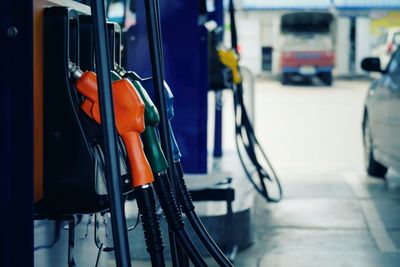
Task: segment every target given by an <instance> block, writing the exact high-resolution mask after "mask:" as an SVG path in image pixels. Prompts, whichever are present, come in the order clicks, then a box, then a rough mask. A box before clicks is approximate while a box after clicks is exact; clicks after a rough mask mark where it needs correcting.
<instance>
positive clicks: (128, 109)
mask: <svg viewBox="0 0 400 267" xmlns="http://www.w3.org/2000/svg"><path fill="white" fill-rule="evenodd" d="M72 65H73V64H72ZM72 65H71V64H69V69H70V73H71V75H72V76H73V77H74V78H75V79H77V81H76V89H77V90H78V91H79V92H80V93H81V94H82V95H83V96H84V97H86V99H85V101H84V102H83V104H82V109H83V111H84V112H85V113H86V114H87V115H88V116H89V117H91V118H92V119H94V120H95V121H96V122H97V123H99V124H100V123H101V118H100V108H99V100H98V92H97V90H98V89H97V77H96V74H95V73H94V72H91V71H86V72H82V71H80V70H79V68H77V67H76V66H72ZM112 94H113V101H114V117H115V126H116V129H117V132H118V134H119V135H120V136H121V137H122V140H123V142H124V144H125V148H126V151H127V154H128V159H129V165H130V170H131V173H132V180H133V181H132V182H133V187H140V186H143V185H146V184H150V183H152V182H153V181H154V178H153V173H152V171H151V168H150V165H149V162H148V161H147V159H146V156H145V154H144V152H143V145H142V141H141V140H140V134H141V133H142V132H143V131H144V103H143V101H142V99H141V98H140V96H139V95H138V93H137V91H136V90H135V89H134V86H133V84H132V83H131V82H130V81H129V80H127V79H122V80H118V81H114V82H113V83H112Z"/></svg>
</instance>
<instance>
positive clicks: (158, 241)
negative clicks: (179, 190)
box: [135, 185, 165, 267]
mask: <svg viewBox="0 0 400 267" xmlns="http://www.w3.org/2000/svg"><path fill="white" fill-rule="evenodd" d="M135 193H136V201H137V205H138V207H139V213H140V216H141V218H142V224H143V232H144V238H145V241H146V246H147V251H148V252H149V254H150V259H151V265H152V266H153V267H165V260H164V244H163V240H162V236H161V229H160V222H159V220H158V217H157V214H156V202H155V199H154V193H153V188H152V187H151V186H150V185H145V186H142V187H139V188H137V189H135Z"/></svg>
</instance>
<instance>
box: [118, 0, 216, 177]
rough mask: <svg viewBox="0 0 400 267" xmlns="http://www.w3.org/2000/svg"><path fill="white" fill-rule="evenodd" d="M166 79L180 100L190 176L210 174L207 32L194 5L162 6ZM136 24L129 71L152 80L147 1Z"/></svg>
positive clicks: (177, 122)
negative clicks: (208, 170) (208, 154)
mask: <svg viewBox="0 0 400 267" xmlns="http://www.w3.org/2000/svg"><path fill="white" fill-rule="evenodd" d="M160 9H161V28H162V39H163V48H164V67H165V80H166V81H167V83H168V84H169V86H170V88H171V90H172V93H173V94H174V96H175V99H174V103H175V107H174V109H175V117H174V119H173V120H172V125H173V127H174V132H175V137H176V139H177V141H178V144H179V147H180V149H181V153H182V164H183V167H184V170H185V172H188V173H206V172H207V89H208V88H207V86H208V82H207V30H206V29H205V27H204V26H201V25H198V16H199V6H198V5H195V4H193V2H192V1H177V0H171V1H161V2H160ZM136 20H137V22H136V25H135V26H133V27H131V28H130V29H129V30H128V32H127V37H126V38H127V39H126V40H127V42H126V47H125V49H126V53H127V59H126V62H127V64H126V65H127V66H126V69H128V70H133V71H135V72H137V73H138V74H139V75H140V76H141V77H149V76H152V74H151V63H150V55H149V48H148V41H147V28H146V16H145V9H144V3H143V1H136Z"/></svg>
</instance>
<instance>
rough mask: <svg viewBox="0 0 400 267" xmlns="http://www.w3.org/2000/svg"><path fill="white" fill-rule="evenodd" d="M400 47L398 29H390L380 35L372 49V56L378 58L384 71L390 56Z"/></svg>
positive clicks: (399, 29) (399, 32) (399, 28)
mask: <svg viewBox="0 0 400 267" xmlns="http://www.w3.org/2000/svg"><path fill="white" fill-rule="evenodd" d="M399 45H400V27H391V28H388V29H387V31H386V32H385V33H384V34H382V35H381V36H380V37H379V38H378V41H377V43H376V45H375V47H374V48H373V49H372V56H373V57H379V59H380V61H381V67H382V69H386V67H387V65H388V63H389V60H390V58H391V57H392V54H393V52H394V51H396V49H397V48H398V47H399Z"/></svg>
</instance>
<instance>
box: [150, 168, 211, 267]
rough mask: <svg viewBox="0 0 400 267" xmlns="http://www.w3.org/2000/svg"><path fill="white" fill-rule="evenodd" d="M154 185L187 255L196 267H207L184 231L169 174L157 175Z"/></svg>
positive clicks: (164, 210)
mask: <svg viewBox="0 0 400 267" xmlns="http://www.w3.org/2000/svg"><path fill="white" fill-rule="evenodd" d="M153 185H154V189H155V191H156V194H157V196H158V199H159V200H160V204H161V207H162V209H163V212H164V215H165V218H166V220H167V223H168V226H169V228H170V229H171V230H172V231H173V233H174V234H175V237H176V239H177V240H178V242H179V244H180V245H181V247H182V248H183V249H184V250H185V252H186V254H187V255H188V256H189V258H190V260H191V261H192V262H193V264H194V265H195V266H198V267H205V266H207V264H206V262H205V261H204V260H203V258H202V257H201V255H200V253H199V251H198V250H197V249H196V247H195V246H194V244H193V242H192V241H191V240H190V238H189V236H188V234H187V233H186V231H185V229H184V224H183V220H182V215H181V213H180V211H179V208H178V204H177V203H176V200H175V197H174V194H173V193H172V189H171V185H170V183H169V179H168V174H167V172H162V173H159V174H157V175H155V179H154V183H153Z"/></svg>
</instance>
